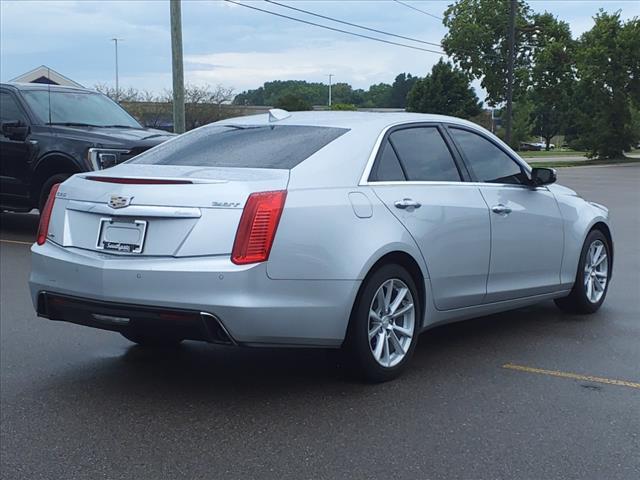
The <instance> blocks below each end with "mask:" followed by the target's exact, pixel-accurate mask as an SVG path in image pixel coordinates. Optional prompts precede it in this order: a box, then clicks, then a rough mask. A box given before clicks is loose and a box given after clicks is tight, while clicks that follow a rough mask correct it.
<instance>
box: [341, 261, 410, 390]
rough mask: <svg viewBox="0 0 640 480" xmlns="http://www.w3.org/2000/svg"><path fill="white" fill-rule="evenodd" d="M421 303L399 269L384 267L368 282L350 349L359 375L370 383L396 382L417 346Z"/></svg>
mask: <svg viewBox="0 0 640 480" xmlns="http://www.w3.org/2000/svg"><path fill="white" fill-rule="evenodd" d="M420 318H421V316H420V302H419V297H418V292H417V289H416V286H415V282H414V281H413V278H412V277H411V275H410V274H409V273H408V272H407V271H406V270H405V269H404V268H403V267H401V266H400V265H394V264H390V265H384V266H383V267H381V268H380V269H378V270H377V271H376V272H375V273H373V274H372V275H371V276H370V277H369V278H368V279H367V280H366V283H365V285H364V286H363V289H362V291H361V293H360V295H359V298H358V300H357V302H356V305H355V308H354V310H353V314H352V318H351V324H350V329H349V338H348V340H347V348H348V349H349V354H350V356H351V360H352V365H353V366H354V367H355V369H356V373H357V374H358V375H359V376H361V377H362V378H364V379H365V380H367V381H370V382H384V381H387V380H391V379H393V378H396V377H397V376H398V375H400V374H401V373H402V371H403V370H404V369H405V368H406V365H407V363H408V362H409V360H410V358H411V356H412V355H413V351H414V349H415V346H416V342H417V337H418V323H419V321H420Z"/></svg>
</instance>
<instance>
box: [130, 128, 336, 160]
mask: <svg viewBox="0 0 640 480" xmlns="http://www.w3.org/2000/svg"><path fill="white" fill-rule="evenodd" d="M346 132H348V130H347V129H344V128H331V127H312V126H298V125H268V126H232V125H211V126H207V127H203V128H199V129H197V130H193V131H191V132H188V133H185V134H184V135H181V136H179V137H177V138H175V139H173V140H170V141H168V142H166V143H163V144H160V145H158V146H157V147H155V148H152V149H151V150H148V151H147V152H145V153H143V154H141V155H138V156H137V157H135V158H133V159H131V160H130V161H129V163H143V164H148V165H185V166H194V167H238V168H277V169H291V168H293V167H295V166H296V165H298V164H299V163H301V162H302V161H304V160H305V159H307V158H308V157H310V156H311V155H313V154H314V153H316V152H317V151H318V150H320V149H321V148H322V147H324V146H325V145H327V144H329V143H330V142H332V141H334V140H335V139H336V138H338V137H339V136H341V135H343V134H345V133H346Z"/></svg>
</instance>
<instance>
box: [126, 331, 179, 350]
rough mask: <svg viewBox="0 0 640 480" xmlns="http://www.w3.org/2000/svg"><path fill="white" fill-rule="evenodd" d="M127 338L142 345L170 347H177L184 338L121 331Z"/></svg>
mask: <svg viewBox="0 0 640 480" xmlns="http://www.w3.org/2000/svg"><path fill="white" fill-rule="evenodd" d="M120 334H121V335H122V336H123V337H124V338H126V339H127V340H129V341H131V342H133V343H136V344H138V345H140V346H141V347H155V348H170V347H177V346H178V345H179V344H180V342H182V340H183V339H182V338H180V337H172V336H169V335H159V334H152V333H139V332H120Z"/></svg>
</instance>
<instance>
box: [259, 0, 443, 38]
mask: <svg viewBox="0 0 640 480" xmlns="http://www.w3.org/2000/svg"><path fill="white" fill-rule="evenodd" d="M264 1H265V2H267V3H272V4H274V5H278V6H279V7H284V8H288V9H290V10H295V11H297V12H302V13H306V14H308V15H313V16H314V17H319V18H324V19H325V20H331V21H332V22H337V23H342V24H344V25H349V26H351V27H356V28H361V29H363V30H369V31H370V32H375V33H381V34H383V35H388V36H390V37H396V38H402V39H404V40H410V41H412V42H418V43H424V44H425V45H433V46H435V47H440V48H442V45H440V44H439V43H434V42H427V41H426V40H418V39H417V38H411V37H405V36H404V35H396V34H395V33H389V32H385V31H383V30H377V29H375V28H369V27H364V26H362V25H357V24H355V23H351V22H345V21H344V20H338V19H337V18H333V17H328V16H326V15H320V14H319V13H314V12H310V11H308V10H303V9H302V8H296V7H292V6H291V5H285V4H283V3H278V2H274V1H273V0H264Z"/></svg>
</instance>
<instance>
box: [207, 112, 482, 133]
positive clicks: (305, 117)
mask: <svg viewBox="0 0 640 480" xmlns="http://www.w3.org/2000/svg"><path fill="white" fill-rule="evenodd" d="M418 122H424V123H449V124H456V125H466V126H471V127H475V128H477V125H476V124H474V123H472V122H469V121H467V120H462V119H460V118H456V117H449V116H446V115H435V114H430V113H409V112H349V111H346V112H345V111H311V112H290V116H288V117H287V118H284V119H282V120H277V121H274V122H269V114H268V113H263V114H258V115H249V116H245V117H235V118H229V119H226V120H222V121H220V122H217V123H219V124H221V125H305V126H318V127H335V128H348V129H350V130H354V129H357V130H363V129H366V130H373V131H381V130H383V129H385V128H387V127H390V126H393V125H399V124H404V123H418Z"/></svg>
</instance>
